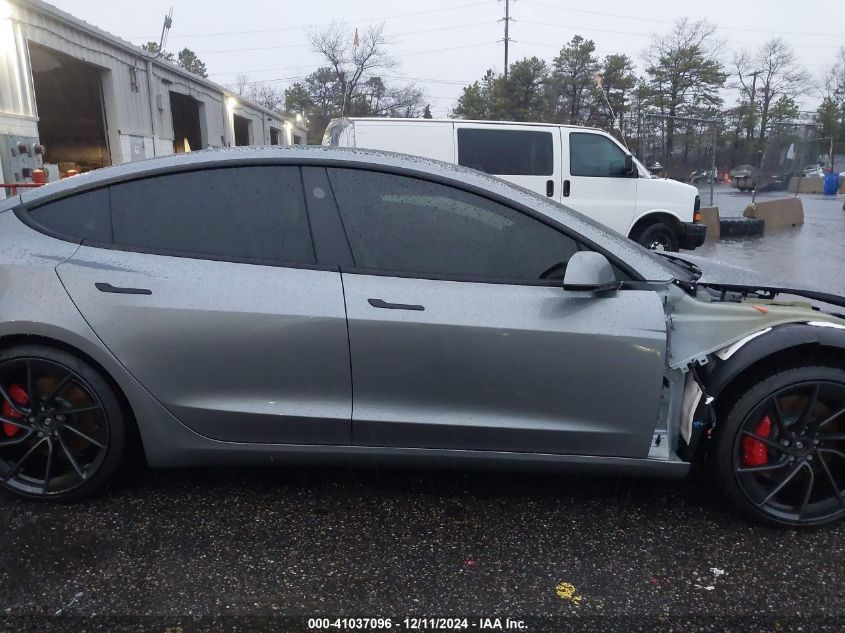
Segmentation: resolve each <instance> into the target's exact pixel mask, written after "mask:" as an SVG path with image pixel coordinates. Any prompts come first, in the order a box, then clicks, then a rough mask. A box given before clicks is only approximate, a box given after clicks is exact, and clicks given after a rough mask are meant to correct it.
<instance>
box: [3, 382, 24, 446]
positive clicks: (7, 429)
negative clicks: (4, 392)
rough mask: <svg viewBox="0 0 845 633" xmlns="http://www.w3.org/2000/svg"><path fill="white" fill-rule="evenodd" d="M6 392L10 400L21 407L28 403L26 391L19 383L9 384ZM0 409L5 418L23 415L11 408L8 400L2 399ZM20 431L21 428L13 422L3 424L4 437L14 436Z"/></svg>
mask: <svg viewBox="0 0 845 633" xmlns="http://www.w3.org/2000/svg"><path fill="white" fill-rule="evenodd" d="M8 393H9V395H10V396H11V398H12V400H14V401H15V404H17V405H20V406H22V407H25V406H26V405H27V404H29V396H27V395H26V391H25V390H24V388H23V387H21V386H20V385H14V384H13V385H9V389H8ZM0 411H2V412H3V415H4V416H5V417H7V418H12V419H17V418H22V417H23V416H22V415H21V414H20V413H18V412H17V411H15V410H14V408H12V404H11V403H10V402H9V401H8V400H3V406H2V407H0ZM20 431H21V429H20V428H19V427H17V426H15V425H14V424H9V423H4V424H3V433H5V434H6V437H14V436H15V435H17V434H18V433H20Z"/></svg>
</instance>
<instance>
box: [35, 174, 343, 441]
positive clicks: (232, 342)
mask: <svg viewBox="0 0 845 633" xmlns="http://www.w3.org/2000/svg"><path fill="white" fill-rule="evenodd" d="M85 196H94V198H96V199H94V198H90V199H87V200H86V199H85ZM60 204H61V202H59V203H56V205H60ZM75 206H76V207H81V208H83V209H89V211H82V213H83V214H89V213H91V211H90V209H97V211H96V212H97V214H98V215H99V219H98V220H96V221H94V222H93V224H97V223H99V224H100V225H102V224H104V223H105V224H107V225H108V226H107V227H106V229H105V230H103V231H99V233H98V234H91V235H86V236H85V237H87V238H88V239H87V240H86V241H85V242H84V243H83V244H82V246H81V247H80V248H79V250H78V251H77V252H76V254H75V255H74V256H73V257H71V258H70V259H68V260H67V261H64V262H62V263H61V264H60V265H59V266H58V268H57V271H58V274H59V277H60V278H61V280H62V283H63V284H64V286H65V288H66V289H67V291H68V293H69V294H70V296H71V298H72V299H73V301H74V302H75V303H76V305H77V307H78V308H79V310H80V312H81V313H82V315H83V316H84V317H85V319H86V320H87V321H88V323H89V324H90V325H91V327H92V328H93V330H94V331H95V332H96V333H97V335H98V336H99V337H100V338H101V339H102V341H103V343H104V344H105V345H106V346H107V347H108V348H109V349H110V350H111V351H112V352H113V353H114V355H115V356H116V357H117V358H118V359H119V360H120V362H122V363H123V364H124V365H125V366H126V368H127V369H128V370H129V371H130V372H131V373H132V374H133V375H134V376H135V378H136V379H137V380H138V381H139V382H141V383H142V384H143V385H144V386H145V387H146V388H147V389H148V390H149V391H150V392H151V393H152V394H153V395H155V396H156V397H157V398H158V399H159V400H160V401H161V402H162V403H163V404H164V405H165V406H166V407H167V408H168V409H169V410H170V411H171V412H172V413H173V414H174V415H175V416H176V417H178V418H179V419H180V420H181V421H182V422H183V423H184V424H186V425H188V426H189V427H191V428H193V429H194V430H196V431H197V432H199V433H201V434H203V435H206V436H208V437H212V438H215V439H220V440H229V441H238V442H269V443H307V444H348V443H349V442H350V439H351V427H350V425H351V422H350V420H351V378H350V370H349V350H348V339H347V333H346V314H345V310H344V304H343V289H342V286H341V279H340V273H339V271H338V270H337V269H336V268H335V269H331V268H328V267H324V266H318V265H316V264H315V256H314V249H313V246H312V242H311V236H310V232H309V224H308V218H307V215H306V209H305V201H304V199H303V190H302V184H301V178H300V170H299V168H298V167H295V166H266V165H265V166H258V165H252V166H242V167H228V168H220V169H204V170H195V171H189V172H182V173H171V174H165V175H158V176H153V177H149V178H145V179H139V180H134V181H131V182H124V183H119V184H114V185H112V186H111V187H109V188H108V189H102V190H99V191H97V192H92V193H91V194H83V195H82V196H78V197H77V199H76V201H75ZM62 214H64V215H65V217H67V214H66V213H64V210H63V209H62V208H59V207H56V206H55V205H54V206H53V207H51V206H50V205H47V206H46V207H44V208H42V209H35V210H33V211H32V217H33V219H34V220H35V221H36V222H50V217H54V216H61V215H62ZM83 224H84V223H83ZM79 225H80V223H78V222H77V226H79Z"/></svg>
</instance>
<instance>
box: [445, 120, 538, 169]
mask: <svg viewBox="0 0 845 633" xmlns="http://www.w3.org/2000/svg"><path fill="white" fill-rule="evenodd" d="M458 164H459V165H463V166H464V167H471V168H472V169H477V170H479V171H483V172H485V173H488V174H497V175H500V176H551V175H552V174H553V172H554V142H553V139H552V133H551V132H544V131H540V130H537V131H534V130H505V129H501V130H500V129H489V128H458Z"/></svg>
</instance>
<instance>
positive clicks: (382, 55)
mask: <svg viewBox="0 0 845 633" xmlns="http://www.w3.org/2000/svg"><path fill="white" fill-rule="evenodd" d="M356 34H357V32H356ZM308 37H309V39H310V40H311V46H312V47H313V48H314V51H315V52H317V53H320V54H321V55H322V56H323V57H325V58H326V61H327V62H328V63H329V66H330V67H331V69H332V70H333V71H334V73H335V76H336V78H337V80H338V81H340V83H341V86H342V87H341V91H342V93H341V96H342V100H343V102H344V104H346V103H347V102H351V101H352V96H353V95H355V94H356V92H357V91H358V89H359V85H360V84H361V83H363V82H366V81H367V80H368V79H369V78H370V77H371V76H372V75H373V74H374V73H375V72H376V71H382V70H390V69H391V68H395V67H396V61H395V60H394V59H393V58H392V57H391V56H390V55H388V53H387V51H386V50H385V45H386V44H387V38H386V37H385V34H384V24H383V23H382V24H378V25H371V26H368V27H367V28H366V29H365V30H364V33H363V35H362V36H361V37H359V38H358V43H357V45H356V44H355V42H354V40H353V38H352V37H351V36H350V32H349V27H348V26H347V25H346V24H340V23H335V24H332V26H331V27H329V28H328V29H327V30H325V31H314V32H312V33H310V34H309V36H308ZM343 110H345V108H343ZM343 114H345V112H343Z"/></svg>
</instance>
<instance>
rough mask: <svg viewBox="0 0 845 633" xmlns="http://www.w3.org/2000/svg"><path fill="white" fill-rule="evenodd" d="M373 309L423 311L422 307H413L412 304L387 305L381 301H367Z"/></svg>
mask: <svg viewBox="0 0 845 633" xmlns="http://www.w3.org/2000/svg"><path fill="white" fill-rule="evenodd" d="M367 303H369V304H370V305H371V306H373V307H374V308H384V309H385V310H425V307H424V306H421V305H415V304H413V303H388V302H387V301H384V300H382V299H367Z"/></svg>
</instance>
